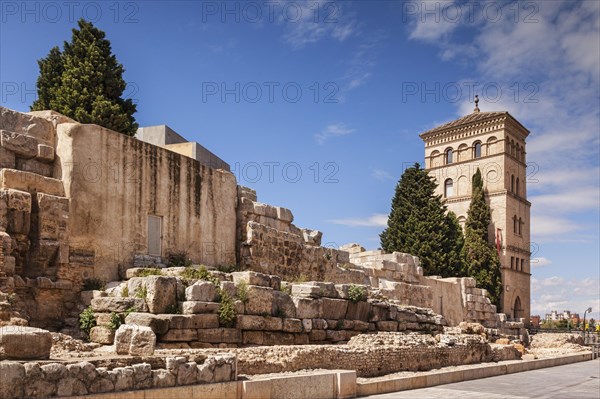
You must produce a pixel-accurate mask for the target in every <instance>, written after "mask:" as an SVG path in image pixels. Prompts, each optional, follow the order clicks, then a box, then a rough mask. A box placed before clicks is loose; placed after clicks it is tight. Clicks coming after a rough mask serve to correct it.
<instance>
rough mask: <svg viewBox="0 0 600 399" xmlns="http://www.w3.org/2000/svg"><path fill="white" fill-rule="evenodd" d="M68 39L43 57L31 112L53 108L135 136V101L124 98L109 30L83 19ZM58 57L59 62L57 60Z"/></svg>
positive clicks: (81, 119)
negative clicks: (61, 50)
mask: <svg viewBox="0 0 600 399" xmlns="http://www.w3.org/2000/svg"><path fill="white" fill-rule="evenodd" d="M78 25H79V29H73V37H72V39H71V42H70V43H68V42H65V43H64V50H63V52H62V53H60V51H59V50H58V48H53V49H52V50H50V53H49V54H48V56H47V57H46V58H44V59H42V60H40V61H39V65H40V77H39V78H38V82H37V87H38V97H39V98H38V101H36V102H34V104H33V105H32V107H31V110H32V111H38V110H42V109H52V110H54V111H57V112H60V113H61V114H64V115H66V116H68V117H71V118H73V119H75V120H76V121H78V122H81V123H95V124H98V125H100V126H104V127H106V128H108V129H112V130H115V131H117V132H121V133H123V134H126V135H129V136H133V135H134V134H135V132H136V131H137V128H138V124H137V123H136V122H135V118H134V117H133V114H134V113H135V112H136V105H135V104H134V103H133V101H132V100H131V99H123V98H122V97H121V96H122V95H123V91H124V90H125V87H126V83H125V81H124V80H123V72H124V69H123V65H122V64H120V63H119V62H118V61H117V58H116V57H115V56H114V54H112V50H111V46H110V41H108V40H107V39H105V36H106V34H105V33H104V32H103V31H101V30H99V29H97V28H96V27H94V25H93V24H92V23H90V22H86V21H84V20H83V19H82V20H79V22H78ZM59 60H60V62H59Z"/></svg>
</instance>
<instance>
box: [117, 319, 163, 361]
mask: <svg viewBox="0 0 600 399" xmlns="http://www.w3.org/2000/svg"><path fill="white" fill-rule="evenodd" d="M155 347H156V335H155V334H154V332H153V331H152V329H151V328H150V327H143V326H130V325H128V324H122V325H121V326H120V327H119V328H118V329H117V332H116V333H115V352H117V354H119V355H132V356H151V355H152V354H154V349H155Z"/></svg>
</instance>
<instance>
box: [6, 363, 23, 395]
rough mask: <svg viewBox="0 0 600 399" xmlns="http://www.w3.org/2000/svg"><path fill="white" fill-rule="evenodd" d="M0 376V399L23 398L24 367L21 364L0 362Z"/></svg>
mask: <svg viewBox="0 0 600 399" xmlns="http://www.w3.org/2000/svg"><path fill="white" fill-rule="evenodd" d="M0 376H2V388H1V389H0V399H14V398H22V397H23V393H24V392H23V391H24V389H23V387H24V385H25V367H24V366H23V365H22V364H20V363H17V362H0Z"/></svg>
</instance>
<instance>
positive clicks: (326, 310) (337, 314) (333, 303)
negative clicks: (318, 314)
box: [322, 298, 348, 320]
mask: <svg viewBox="0 0 600 399" xmlns="http://www.w3.org/2000/svg"><path fill="white" fill-rule="evenodd" d="M322 301H323V318H325V319H336V320H339V319H343V318H345V317H346V311H347V310H348V301H346V300H344V299H331V298H323V299H322Z"/></svg>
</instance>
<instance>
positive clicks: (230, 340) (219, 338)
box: [198, 328, 242, 344]
mask: <svg viewBox="0 0 600 399" xmlns="http://www.w3.org/2000/svg"><path fill="white" fill-rule="evenodd" d="M198 341H200V342H208V343H217V344H218V343H227V344H238V343H241V342H242V333H241V330H238V329H237V328H209V329H202V330H198Z"/></svg>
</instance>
